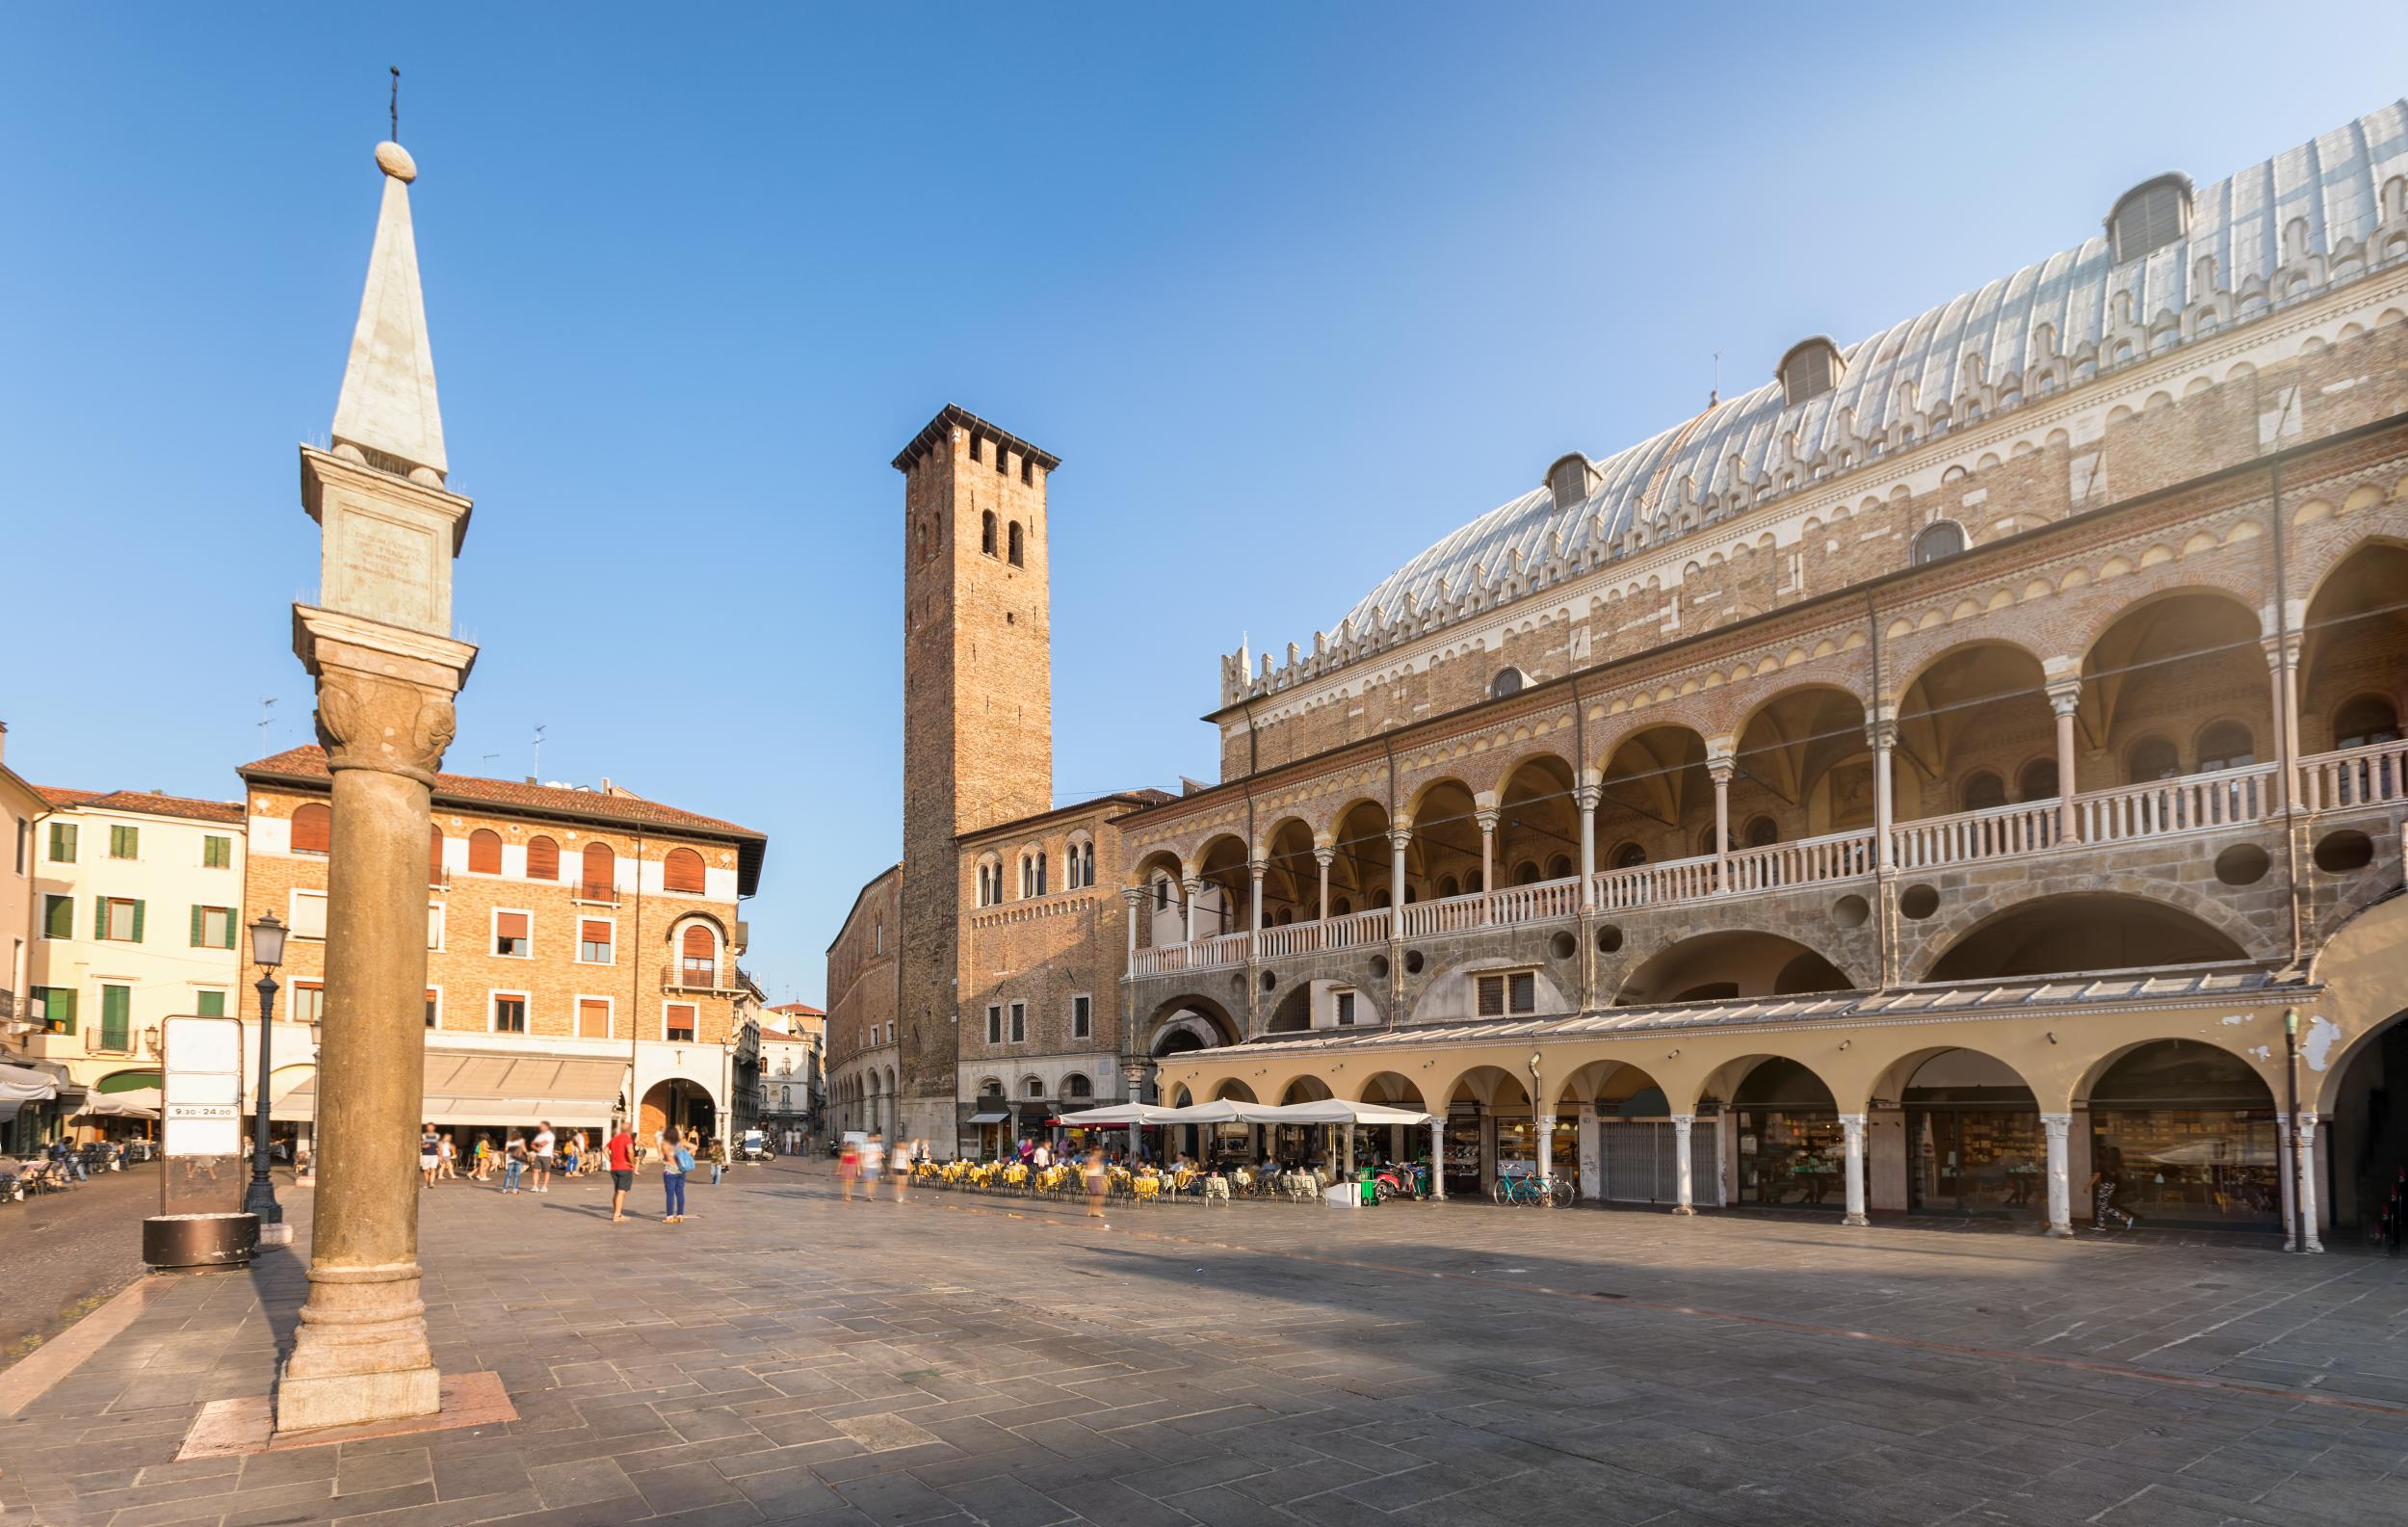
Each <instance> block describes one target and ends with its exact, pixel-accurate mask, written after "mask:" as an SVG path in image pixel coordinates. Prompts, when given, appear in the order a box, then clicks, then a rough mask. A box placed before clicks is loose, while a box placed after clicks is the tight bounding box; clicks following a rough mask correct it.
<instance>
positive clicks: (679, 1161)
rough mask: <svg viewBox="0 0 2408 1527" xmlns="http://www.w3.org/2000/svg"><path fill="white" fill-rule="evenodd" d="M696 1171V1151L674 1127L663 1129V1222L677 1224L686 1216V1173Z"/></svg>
mask: <svg viewBox="0 0 2408 1527" xmlns="http://www.w3.org/2000/svg"><path fill="white" fill-rule="evenodd" d="M692 1171H694V1152H693V1151H691V1150H689V1149H687V1148H686V1143H685V1142H684V1141H683V1140H681V1139H679V1138H678V1136H677V1131H676V1130H674V1129H664V1130H662V1131H661V1187H662V1196H663V1198H664V1201H665V1207H664V1209H663V1211H662V1214H661V1223H662V1224H681V1223H683V1222H684V1220H685V1218H686V1173H687V1172H692Z"/></svg>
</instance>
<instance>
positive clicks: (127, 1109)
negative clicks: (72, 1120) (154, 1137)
mask: <svg viewBox="0 0 2408 1527" xmlns="http://www.w3.org/2000/svg"><path fill="white" fill-rule="evenodd" d="M159 1104H160V1092H159V1089H157V1088H155V1087H136V1088H131V1089H129V1090H127V1091H125V1092H122V1093H92V1096H90V1097H88V1098H86V1099H85V1100H84V1106H83V1107H81V1108H79V1109H77V1110H76V1111H75V1112H76V1114H77V1115H78V1117H80V1118H84V1119H156V1118H158V1117H159Z"/></svg>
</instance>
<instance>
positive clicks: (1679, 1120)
mask: <svg viewBox="0 0 2408 1527" xmlns="http://www.w3.org/2000/svg"><path fill="white" fill-rule="evenodd" d="M1696 1122H1697V1116H1696V1115H1695V1114H1675V1115H1673V1116H1672V1127H1673V1128H1675V1129H1678V1130H1682V1131H1684V1132H1686V1131H1687V1130H1688V1126H1689V1125H1691V1124H1693V1123H1696Z"/></svg>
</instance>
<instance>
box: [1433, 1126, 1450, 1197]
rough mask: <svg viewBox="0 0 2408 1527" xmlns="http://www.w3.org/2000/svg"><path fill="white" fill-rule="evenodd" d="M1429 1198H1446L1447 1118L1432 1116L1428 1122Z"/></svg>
mask: <svg viewBox="0 0 2408 1527" xmlns="http://www.w3.org/2000/svg"><path fill="white" fill-rule="evenodd" d="M1429 1196H1430V1197H1431V1198H1445V1197H1446V1196H1447V1116H1446V1115H1444V1114H1434V1115H1432V1116H1431V1117H1430V1120H1429Z"/></svg>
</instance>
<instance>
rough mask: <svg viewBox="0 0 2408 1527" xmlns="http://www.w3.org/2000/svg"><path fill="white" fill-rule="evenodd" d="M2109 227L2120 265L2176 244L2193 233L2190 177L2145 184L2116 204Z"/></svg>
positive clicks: (2161, 178) (2160, 178) (2165, 177)
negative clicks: (2191, 228) (2176, 241)
mask: <svg viewBox="0 0 2408 1527" xmlns="http://www.w3.org/2000/svg"><path fill="white" fill-rule="evenodd" d="M2189 231H2190V177H2189V176H2187V175H2159V176H2158V177H2157V178H2156V179H2155V180H2144V181H2142V182H2141V183H2140V184H2139V185H2136V186H2134V187H2133V188H2132V189H2131V190H2130V191H2127V192H2125V193H2124V195H2123V197H2121V198H2120V199H2118V200H2117V201H2116V203H2115V210H2114V211H2112V212H2110V213H2108V214H2107V238H2108V239H2109V240H2110V241H2111V242H2112V243H2113V244H2114V246H2115V263H2116V264H2118V265H2121V264H2123V263H2124V262H2125V261H2126V260H2136V259H2138V258H2140V257H2141V256H2142V255H2144V254H2146V253H2148V252H2149V251H2150V250H2156V249H2161V248H2163V247H2164V246H2166V245H2168V244H2171V243H2173V242H2174V241H2175V240H2176V239H2179V238H2181V237H2182V236H2183V235H2184V234H2186V233H2188V232H2189Z"/></svg>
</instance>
